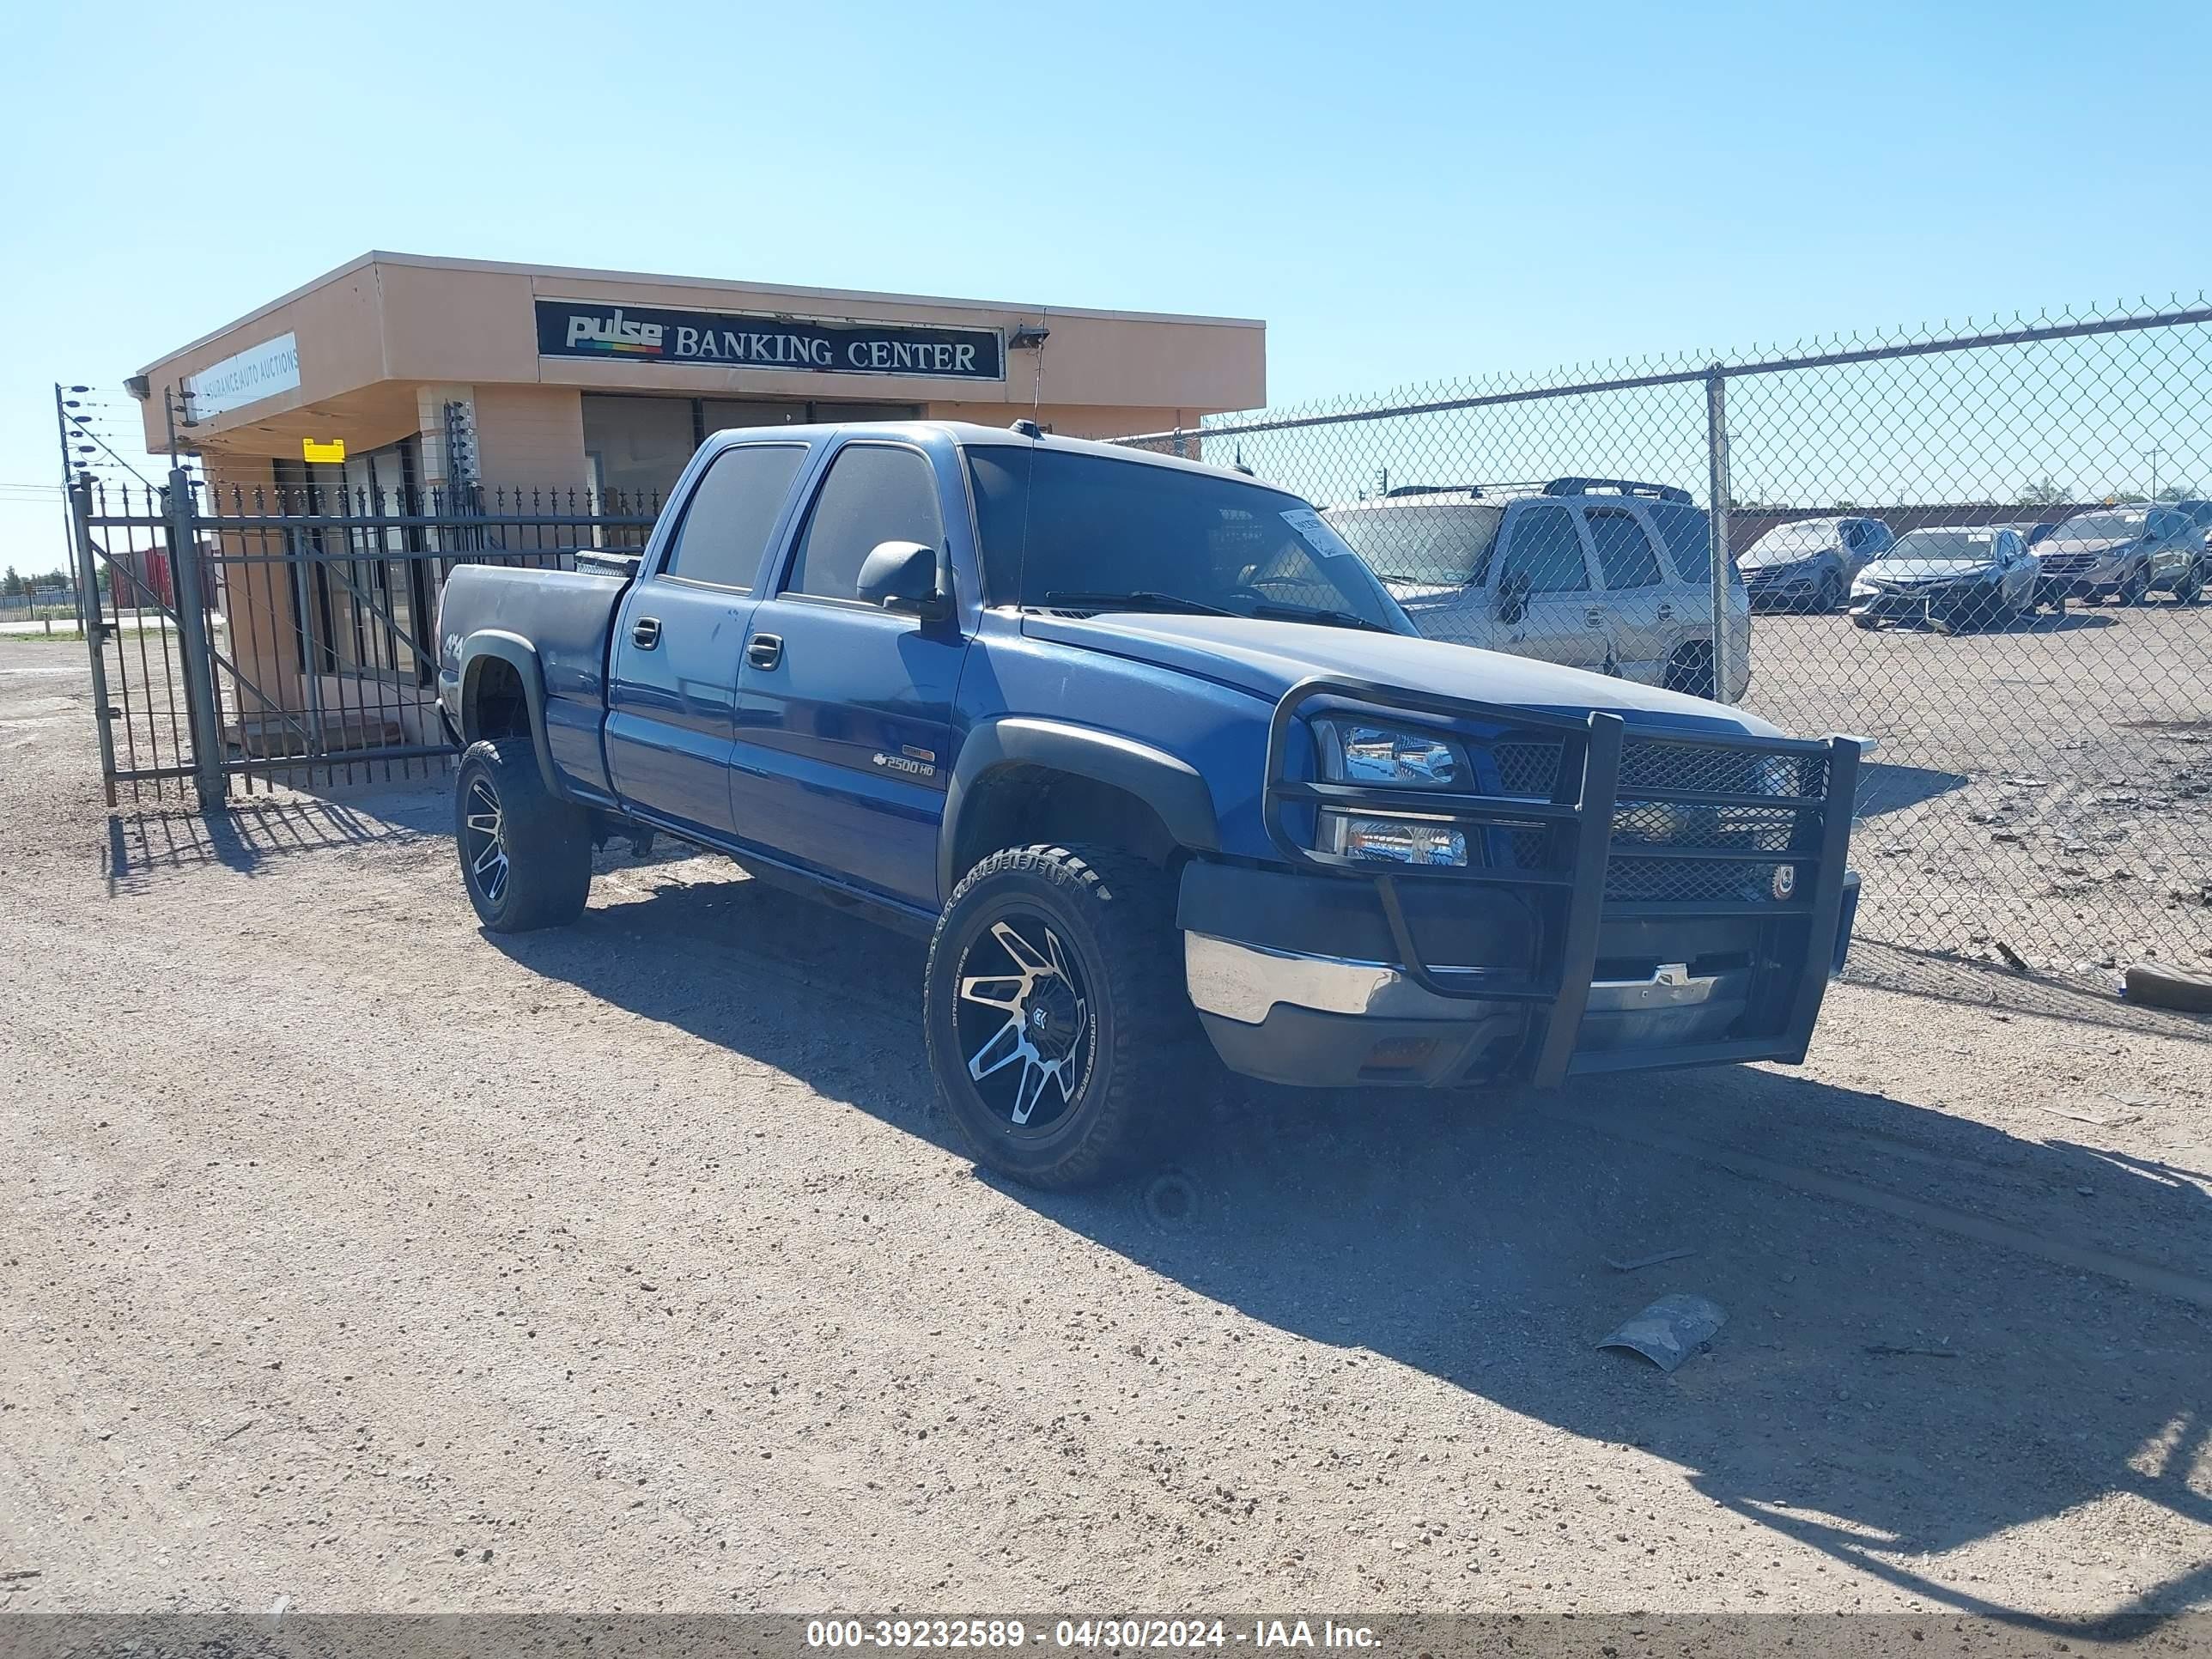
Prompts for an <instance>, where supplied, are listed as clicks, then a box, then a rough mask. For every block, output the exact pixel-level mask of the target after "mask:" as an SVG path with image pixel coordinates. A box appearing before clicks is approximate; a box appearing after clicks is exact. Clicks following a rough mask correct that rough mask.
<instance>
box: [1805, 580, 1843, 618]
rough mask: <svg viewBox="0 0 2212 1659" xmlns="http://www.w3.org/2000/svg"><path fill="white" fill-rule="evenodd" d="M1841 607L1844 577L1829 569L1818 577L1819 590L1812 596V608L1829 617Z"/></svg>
mask: <svg viewBox="0 0 2212 1659" xmlns="http://www.w3.org/2000/svg"><path fill="white" fill-rule="evenodd" d="M1843 608H1844V579H1843V578H1842V577H1841V576H1839V575H1838V574H1836V573H1835V572H1834V571H1832V570H1831V571H1830V572H1828V574H1826V575H1825V576H1823V577H1821V578H1820V592H1818V593H1816V594H1814V597H1813V609H1814V610H1815V611H1818V612H1820V615H1822V616H1824V617H1830V616H1833V615H1834V614H1835V613H1836V612H1837V611H1840V610H1842V609H1843Z"/></svg>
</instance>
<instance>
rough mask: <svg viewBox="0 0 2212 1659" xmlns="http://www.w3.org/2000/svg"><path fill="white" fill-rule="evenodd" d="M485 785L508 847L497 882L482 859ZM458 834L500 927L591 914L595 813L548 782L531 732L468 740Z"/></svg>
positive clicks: (457, 785) (466, 879) (483, 901)
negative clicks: (567, 798) (551, 788)
mask: <svg viewBox="0 0 2212 1659" xmlns="http://www.w3.org/2000/svg"><path fill="white" fill-rule="evenodd" d="M486 791H489V796H490V799H491V801H492V802H493V803H494V804H495V806H496V810H497V815H498V823H499V830H498V836H499V838H500V839H501V840H502V841H503V842H504V846H505V851H506V855H507V858H506V878H505V880H504V881H503V882H501V883H497V884H494V883H492V882H491V881H490V880H489V879H488V878H487V877H486V876H485V875H484V874H483V873H482V872H480V871H479V870H478V869H477V867H476V866H477V863H478V861H479V860H480V859H481V858H482V856H483V846H484V842H485V832H484V830H483V828H482V822H483V817H484V812H483V807H484V803H485V794H484V792H486ZM472 809H473V810H472ZM472 819H473V820H474V821H475V824H474V827H472V822H471V821H472ZM453 840H454V842H455V843H456V845H457V846H458V847H459V851H460V863H461V883H462V885H463V886H464V887H465V888H466V889H467V890H468V895H469V903H470V904H471V906H473V907H474V908H475V910H476V913H477V920H479V921H482V922H483V925H484V926H485V927H488V928H489V929H490V930H491V931H492V932H493V933H529V932H531V931H532V930H533V929H535V928H539V927H563V926H565V925H567V924H568V923H569V922H572V921H575V919H576V918H577V917H578V916H580V915H583V914H584V906H585V904H586V902H587V901H588V900H589V899H590V897H591V893H592V821H591V818H590V816H589V815H588V814H587V813H586V812H585V811H584V809H583V808H581V807H580V806H578V805H575V804H574V802H571V801H565V800H562V799H560V798H559V797H558V796H556V795H555V794H553V793H551V792H550V791H549V790H548V789H547V788H546V787H545V779H544V775H543V774H542V773H540V772H539V771H538V750H537V747H536V745H535V744H532V742H531V740H530V739H529V738H501V739H500V740H499V741H497V742H495V743H493V742H482V743H472V744H470V745H469V748H468V752H467V753H466V754H465V755H463V756H462V757H461V769H460V774H459V776H458V777H456V778H455V779H454V780H453Z"/></svg>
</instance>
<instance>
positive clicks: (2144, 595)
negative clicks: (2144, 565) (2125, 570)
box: [2117, 570, 2150, 605]
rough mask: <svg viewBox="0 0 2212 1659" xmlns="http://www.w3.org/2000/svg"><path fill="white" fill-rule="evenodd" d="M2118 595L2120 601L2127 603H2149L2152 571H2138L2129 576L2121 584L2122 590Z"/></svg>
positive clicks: (2123, 603)
mask: <svg viewBox="0 0 2212 1659" xmlns="http://www.w3.org/2000/svg"><path fill="white" fill-rule="evenodd" d="M2117 597H2118V600H2119V603H2121V604H2122V605H2148V604H2149V603H2150V572H2149V571H2148V570H2138V571H2136V573H2135V574H2134V575H2132V576H2130V577H2129V578H2128V579H2127V580H2125V581H2124V582H2122V583H2121V584H2120V591H2119V593H2118V595H2117Z"/></svg>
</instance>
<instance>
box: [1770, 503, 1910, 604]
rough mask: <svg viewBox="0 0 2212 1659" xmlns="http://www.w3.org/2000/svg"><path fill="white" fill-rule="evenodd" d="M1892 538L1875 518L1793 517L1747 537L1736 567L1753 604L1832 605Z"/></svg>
mask: <svg viewBox="0 0 2212 1659" xmlns="http://www.w3.org/2000/svg"><path fill="white" fill-rule="evenodd" d="M1895 539H1896V538H1894V537H1893V536H1892V535H1891V534H1890V530H1889V526H1887V525H1886V524H1884V523H1883V522H1882V521H1881V520H1880V519H1796V520H1791V521H1790V523H1788V524H1778V525H1777V526H1774V528H1773V529H1771V530H1770V531H1768V532H1766V533H1765V535H1764V536H1761V537H1760V538H1759V539H1758V540H1757V541H1755V542H1753V544H1751V545H1750V546H1749V547H1748V548H1747V549H1746V550H1744V552H1743V554H1742V556H1741V557H1740V558H1738V559H1737V560H1736V568H1738V569H1740V570H1741V571H1742V572H1743V582H1744V586H1745V587H1746V588H1747V590H1748V591H1749V592H1750V594H1751V603H1752V608H1753V610H1757V611H1784V610H1788V611H1808V610H1809V611H1834V610H1837V609H1838V608H1839V607H1840V606H1841V605H1843V603H1844V595H1845V594H1846V593H1848V592H1850V586H1851V582H1852V580H1853V579H1854V578H1855V577H1857V574H1859V572H1860V571H1862V570H1863V569H1864V568H1866V567H1867V565H1868V564H1869V562H1871V561H1873V560H1875V559H1878V558H1880V557H1881V556H1882V555H1883V554H1884V553H1886V552H1887V551H1888V550H1889V549H1890V546H1891V544H1893V542H1894V541H1895Z"/></svg>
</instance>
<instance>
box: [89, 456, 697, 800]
mask: <svg viewBox="0 0 2212 1659" xmlns="http://www.w3.org/2000/svg"><path fill="white" fill-rule="evenodd" d="M658 513H659V501H658V499H657V498H635V497H629V496H625V495H620V494H618V493H616V492H609V493H607V494H606V495H604V496H603V495H599V494H596V493H594V492H591V491H587V490H583V489H556V490H533V491H524V490H518V489H498V490H490V491H487V490H484V489H477V488H464V489H456V490H452V491H447V490H441V489H428V490H411V489H410V490H395V491H388V492H387V491H384V490H375V489H352V490H347V489H340V488H337V487H335V486H322V485H312V484H310V485H301V486H297V487H277V486H270V487H260V488H253V489H247V488H245V487H243V486H239V487H232V488H220V487H216V486H212V485H209V484H206V483H203V482H202V481H200V480H197V479H195V478H193V477H191V476H190V475H189V474H188V473H186V472H185V471H182V470H177V471H172V472H171V473H170V474H169V476H168V482H167V485H166V486H162V487H160V488H156V487H154V486H151V485H144V486H141V487H139V488H137V489H133V488H132V487H131V485H129V484H128V483H118V484H111V483H106V482H103V481H102V480H100V479H98V478H95V477H94V476H93V475H92V474H91V473H89V472H84V473H80V474H78V475H77V477H76V481H75V482H74V483H73V484H72V485H71V487H70V517H71V521H72V526H73V530H74V538H75V544H76V545H75V549H74V552H75V556H76V580H77V586H78V591H79V593H80V595H81V600H80V604H81V606H82V610H83V611H84V613H85V616H84V622H85V640H86V646H87V648H88V652H89V654H90V657H91V662H92V680H93V696H94V704H95V707H96V708H97V709H98V711H99V718H98V720H97V725H98V728H99V740H100V769H101V772H102V774H103V775H104V777H105V780H106V789H107V800H108V804H109V805H111V806H112V805H118V803H119V802H120V801H121V800H122V799H123V798H124V796H125V794H126V793H127V794H128V796H129V797H130V799H132V800H134V801H140V800H145V799H149V798H151V799H161V798H163V797H165V796H170V795H174V794H181V793H182V792H183V790H184V787H185V784H186V782H187V781H189V782H190V784H191V787H192V790H193V792H194V793H195V794H196V795H197V799H198V802H199V804H200V805H201V806H203V807H204V808H214V807H217V806H220V805H222V802H223V801H224V800H225V799H228V795H229V793H230V792H231V789H232V787H233V784H234V781H236V782H237V785H238V787H240V788H241V789H242V790H244V791H245V792H247V793H252V792H253V791H255V790H257V789H266V788H268V787H270V786H271V785H273V784H278V783H282V784H288V785H295V786H301V787H319V786H322V785H326V784H330V783H333V782H352V781H385V780H389V779H392V778H399V777H407V776H420V775H428V772H429V771H431V770H432V769H435V768H439V767H442V766H443V765H445V764H446V763H447V757H450V756H451V755H452V753H453V744H452V743H451V742H450V741H449V740H448V739H447V736H446V733H445V730H444V728H443V726H442V725H441V722H440V720H439V718H438V713H437V705H436V698H437V657H438V642H437V638H436V627H437V602H438V596H439V594H440V592H441V590H442V588H443V586H444V584H445V580H446V577H447V574H449V573H450V572H451V571H452V569H453V566H455V565H456V564H464V563H483V564H514V565H531V566H538V567H540V568H562V569H573V568H574V567H575V562H576V559H577V556H579V555H580V554H583V553H588V552H590V551H592V550H595V549H618V548H635V547H639V546H641V545H643V544H644V541H645V538H646V536H647V533H648V532H650V531H651V529H652V527H653V520H654V519H655V517H656V516H658Z"/></svg>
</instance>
